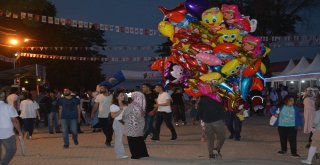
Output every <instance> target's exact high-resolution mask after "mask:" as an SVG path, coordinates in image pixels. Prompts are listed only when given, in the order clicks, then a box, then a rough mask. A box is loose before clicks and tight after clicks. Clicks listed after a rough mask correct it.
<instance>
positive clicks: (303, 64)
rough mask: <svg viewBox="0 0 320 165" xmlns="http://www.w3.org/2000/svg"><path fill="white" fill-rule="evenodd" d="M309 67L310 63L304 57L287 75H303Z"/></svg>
mask: <svg viewBox="0 0 320 165" xmlns="http://www.w3.org/2000/svg"><path fill="white" fill-rule="evenodd" d="M308 66H309V62H308V61H307V60H306V58H305V57H302V58H301V60H300V61H299V63H298V64H297V65H296V66H295V67H294V68H293V69H292V70H291V71H289V72H287V73H286V74H285V75H296V74H303V73H304V71H305V70H306V68H307V67H308Z"/></svg>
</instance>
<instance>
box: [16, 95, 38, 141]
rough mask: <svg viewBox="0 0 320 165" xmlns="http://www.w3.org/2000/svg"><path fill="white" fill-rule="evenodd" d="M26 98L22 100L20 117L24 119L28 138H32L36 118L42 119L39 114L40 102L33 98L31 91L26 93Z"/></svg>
mask: <svg viewBox="0 0 320 165" xmlns="http://www.w3.org/2000/svg"><path fill="white" fill-rule="evenodd" d="M25 98H26V99H25V100H23V101H21V103H20V111H21V114H20V117H21V118H22V119H23V128H24V131H25V132H27V134H28V136H27V137H28V138H29V139H31V138H32V134H33V129H34V124H35V119H36V118H37V117H38V119H39V120H40V115H39V104H38V103H37V102H35V101H33V100H32V96H31V94H30V93H26V94H25Z"/></svg>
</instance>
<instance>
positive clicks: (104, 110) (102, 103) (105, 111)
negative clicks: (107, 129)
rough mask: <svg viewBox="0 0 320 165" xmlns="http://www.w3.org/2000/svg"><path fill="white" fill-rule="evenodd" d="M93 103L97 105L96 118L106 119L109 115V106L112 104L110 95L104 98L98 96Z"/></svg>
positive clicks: (103, 96) (100, 95) (101, 95)
mask: <svg viewBox="0 0 320 165" xmlns="http://www.w3.org/2000/svg"><path fill="white" fill-rule="evenodd" d="M94 102H95V103H99V113H98V118H108V115H109V113H110V105H111V102H112V95H109V96H105V95H103V94H99V95H98V96H97V97H96V99H95V100H94Z"/></svg>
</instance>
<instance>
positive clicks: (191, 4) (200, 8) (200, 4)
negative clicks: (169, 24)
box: [184, 0, 210, 19]
mask: <svg viewBox="0 0 320 165" xmlns="http://www.w3.org/2000/svg"><path fill="white" fill-rule="evenodd" d="M184 5H185V7H186V9H187V11H188V13H190V14H191V15H193V16H195V17H197V18H198V19H201V15H202V13H203V12H204V11H205V10H207V9H208V8H209V5H210V4H209V2H208V1H207V0H186V2H185V3H184Z"/></svg>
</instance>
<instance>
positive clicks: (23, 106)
mask: <svg viewBox="0 0 320 165" xmlns="http://www.w3.org/2000/svg"><path fill="white" fill-rule="evenodd" d="M38 109H39V104H38V103H37V102H35V101H32V100H29V99H28V100H23V101H22V102H21V103H20V111H21V114H20V117H21V118H23V119H26V118H36V117H37V110H38Z"/></svg>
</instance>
